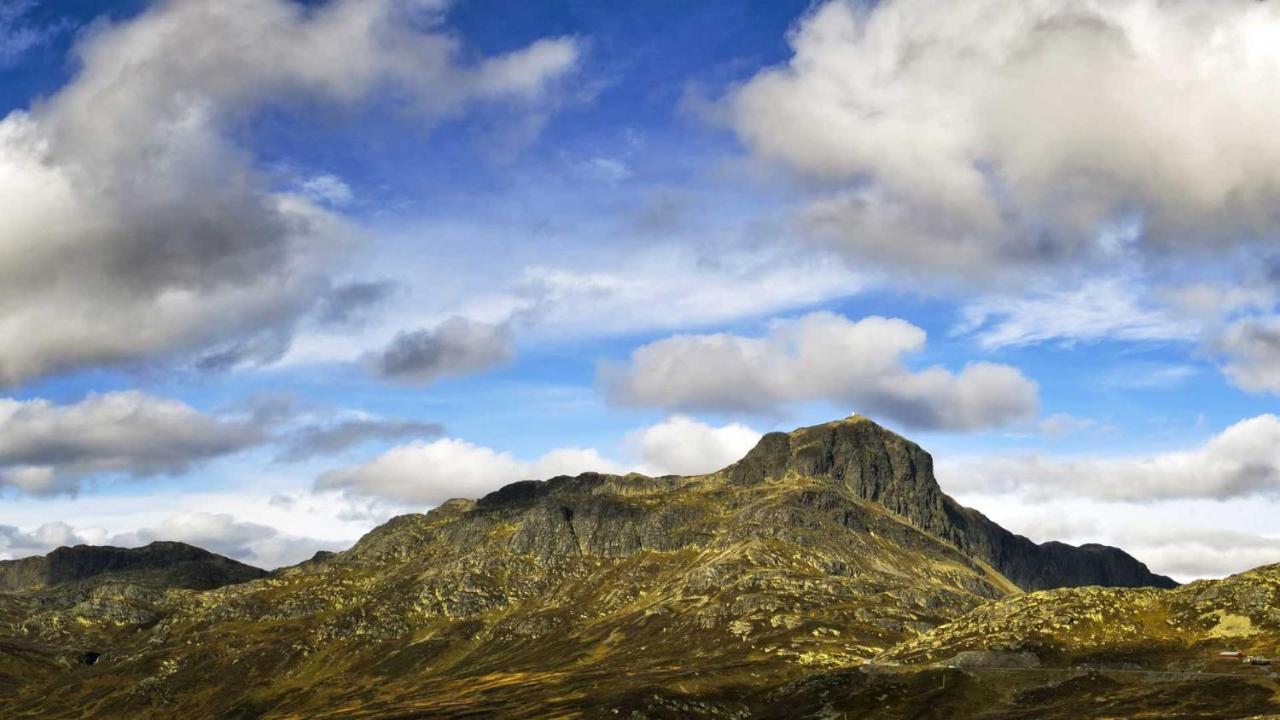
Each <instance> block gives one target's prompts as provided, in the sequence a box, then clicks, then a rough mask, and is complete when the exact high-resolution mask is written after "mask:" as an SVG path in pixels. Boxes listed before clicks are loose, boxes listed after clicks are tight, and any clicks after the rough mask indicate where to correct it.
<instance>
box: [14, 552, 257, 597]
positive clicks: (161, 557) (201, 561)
mask: <svg viewBox="0 0 1280 720" xmlns="http://www.w3.org/2000/svg"><path fill="white" fill-rule="evenodd" d="M125 573H128V574H130V575H134V576H137V575H145V576H148V578H149V579H151V580H152V581H154V583H155V584H162V585H165V586H168V587H175V588H187V589H191V590H208V589H211V588H216V587H221V586H223V585H229V584H231V583H239V582H245V581H247V580H255V579H257V578H260V577H263V576H264V575H266V574H267V572H266V571H265V570H262V569H259V568H256V567H253V566H251V565H246V564H244V563H242V562H238V561H236V560H232V559H231V558H228V557H223V556H222V555H218V554H216V553H211V552H209V551H208V550H204V549H202V548H198V547H195V546H193V545H188V544H186V543H180V542H164V541H157V542H153V543H151V544H149V545H144V546H142V547H137V548H120V547H112V546H109V545H76V546H74V547H60V548H58V549H56V550H54V551H52V552H50V553H49V554H47V555H38V556H33V557H28V558H22V559H20V560H4V561H0V592H23V591H26V592H29V591H33V590H42V589H46V588H50V587H54V586H57V585H62V584H65V583H72V582H77V581H81V580H88V579H91V578H95V577H99V576H103V575H113V574H125Z"/></svg>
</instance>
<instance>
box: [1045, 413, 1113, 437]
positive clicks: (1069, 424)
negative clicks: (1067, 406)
mask: <svg viewBox="0 0 1280 720" xmlns="http://www.w3.org/2000/svg"><path fill="white" fill-rule="evenodd" d="M1097 427H1098V422H1097V421H1096V420H1092V419H1090V418H1080V417H1076V416H1074V415H1072V414H1071V413H1054V414H1052V415H1050V416H1048V417H1046V418H1042V419H1041V420H1040V422H1039V423H1038V424H1037V429H1039V431H1040V433H1041V434H1042V435H1048V436H1050V437H1063V436H1065V435H1070V434H1072V433H1078V432H1084V431H1086V430H1092V429H1094V428H1097Z"/></svg>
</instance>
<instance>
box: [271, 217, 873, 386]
mask: <svg viewBox="0 0 1280 720" xmlns="http://www.w3.org/2000/svg"><path fill="white" fill-rule="evenodd" d="M516 232H518V231H517V230H515V229H510V228H498V229H493V228H471V227H468V228H465V229H463V230H462V231H459V230H458V229H456V228H455V229H449V228H445V229H430V230H418V231H415V233H414V236H415V237H417V236H419V235H421V234H432V235H439V236H443V237H447V238H451V239H457V241H458V242H460V243H462V242H465V243H466V246H467V247H471V246H473V245H474V244H475V241H474V240H473V238H477V237H479V238H484V237H500V238H506V239H507V240H506V241H504V243H503V244H502V245H500V246H484V247H481V248H476V249H474V250H473V252H475V253H479V254H481V255H483V256H484V258H485V260H484V263H485V266H486V272H485V273H483V274H479V275H477V274H476V273H474V272H470V270H469V269H470V268H472V267H474V265H475V263H476V259H475V258H476V255H474V254H471V253H459V254H457V255H453V256H450V257H437V258H431V263H430V264H429V265H420V264H416V263H414V262H412V261H403V262H397V263H396V265H397V267H382V268H379V272H380V274H383V275H385V276H387V277H392V278H396V279H397V280H398V285H399V287H401V288H403V289H404V292H402V293H398V294H397V295H396V297H395V298H394V301H388V303H387V309H386V312H385V318H384V319H383V321H382V322H381V323H378V324H373V323H370V324H369V325H368V326H367V327H365V328H363V329H362V331H361V332H360V333H359V335H358V336H356V337H354V338H353V336H352V335H351V333H349V332H347V331H346V328H342V329H341V330H342V332H334V331H328V330H327V329H326V328H316V329H311V330H310V331H309V332H307V333H304V334H302V335H300V336H299V338H298V339H297V342H295V343H294V346H293V347H292V348H291V350H290V352H289V354H288V355H287V356H286V357H285V358H283V359H282V360H281V363H282V364H290V365H292V364H304V363H316V362H334V361H348V360H353V359H355V358H357V357H359V356H360V355H361V354H362V350H363V349H367V348H378V349H384V348H386V347H387V345H388V344H389V343H391V342H392V341H393V339H394V336H395V335H396V334H397V333H398V332H400V331H402V329H403V328H405V327H418V326H421V325H422V324H424V318H425V319H427V320H428V321H429V322H437V323H443V322H445V321H447V320H448V319H449V318H450V317H453V316H458V315H461V316H464V317H468V318H472V319H473V321H475V322H487V323H490V324H497V325H500V324H503V323H504V322H509V323H510V325H511V326H512V328H513V330H515V331H516V332H518V334H519V335H520V339H521V341H522V342H526V341H527V342H558V341H563V340H566V339H576V338H582V337H601V336H606V337H607V336H619V335H626V334H631V333H638V332H650V331H654V330H679V329H687V328H705V327H710V326H714V325H716V324H719V323H723V322H726V321H731V320H736V319H740V318H744V317H755V316H760V315H765V314H769V313H774V312H778V311H785V310H791V309H795V308H803V307H808V306H812V305H815V304H818V303H821V302H824V301H827V300H831V299H833V298H839V297H847V296H849V295H853V294H855V293H858V292H861V291H864V290H866V289H867V288H868V287H869V286H870V285H871V283H872V278H871V276H870V275H868V274H865V273H862V272H858V271H854V270H851V269H850V268H849V267H848V264H847V263H845V262H843V261H842V260H841V259H840V258H838V257H834V256H831V255H829V254H828V255H823V254H814V253H797V252H791V251H787V250H786V249H784V248H780V247H776V246H775V247H758V246H747V245H743V244H738V243H727V244H723V245H715V246H713V247H699V246H697V245H696V244H692V243H690V244H685V243H675V242H662V243H657V244H655V243H651V242H646V243H644V244H643V245H642V246H640V247H638V248H635V249H632V250H620V249H619V248H618V247H616V246H612V245H610V246H608V247H607V248H605V247H604V246H603V245H601V244H600V243H592V244H586V243H584V244H583V245H578V244H576V243H575V244H573V245H571V246H566V245H554V244H553V245H548V242H549V241H547V240H545V239H540V240H539V241H538V242H536V243H516V244H515V245H512V244H511V243H510V242H509V238H510V236H511V235H512V234H514V233H516ZM534 250H536V253H534V252H533V251H534ZM527 253H529V254H527ZM595 253H599V254H598V255H596V254H595ZM534 255H536V257H535V256H534ZM584 256H585V257H584ZM549 257H553V258H556V261H555V262H554V263H549V262H548V258H549Z"/></svg>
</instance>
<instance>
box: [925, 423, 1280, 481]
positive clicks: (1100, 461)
mask: <svg viewBox="0 0 1280 720" xmlns="http://www.w3.org/2000/svg"><path fill="white" fill-rule="evenodd" d="M938 466H939V469H938V477H939V479H940V481H942V482H943V484H944V486H945V487H947V488H948V489H950V490H953V491H955V492H959V493H980V494H986V495H992V494H1005V495H1016V496H1019V497H1024V498H1027V499H1028V500H1031V501H1045V500H1049V499H1055V500H1056V499H1059V498H1062V497H1071V496H1079V497H1089V498H1097V499H1101V500H1107V501H1117V502H1150V501H1157V500H1168V499H1175V498H1210V499H1218V500H1222V499H1227V498H1243V497H1253V496H1260V495H1261V496H1277V495H1280V418H1277V417H1276V416H1274V415H1259V416H1257V417H1254V418H1250V419H1247V420H1241V421H1240V422H1238V423H1236V424H1234V425H1232V426H1230V427H1228V428H1227V429H1225V430H1223V431H1222V432H1221V433H1220V434H1218V435H1217V436H1215V437H1213V438H1212V439H1210V440H1209V441H1208V442H1207V443H1205V444H1204V445H1202V446H1201V447H1198V448H1195V449H1191V450H1181V451H1173V452H1166V453H1157V454H1150V455H1140V456H1132V457H1113V458H1096V457H1086V458H1054V457H1045V456H1041V455H1018V456H1003V457H1002V456H994V457H985V458H977V459H970V460H944V461H940V462H939V463H938Z"/></svg>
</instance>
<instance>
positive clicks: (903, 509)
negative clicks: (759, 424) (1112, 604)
mask: <svg viewBox="0 0 1280 720" xmlns="http://www.w3.org/2000/svg"><path fill="white" fill-rule="evenodd" d="M726 472H727V473H728V474H729V476H730V477H731V478H732V481H733V482H735V483H740V484H747V485H750V484H755V483H760V482H763V481H766V480H770V479H778V478H781V477H784V476H786V475H788V474H791V475H798V476H805V477H813V478H822V479H829V480H831V481H833V482H835V483H837V484H839V485H840V486H841V487H843V488H845V489H847V490H849V491H850V492H852V493H853V494H855V495H856V496H857V497H860V498H864V499H866V500H870V501H871V502H875V503H879V504H880V505H882V506H883V507H884V508H886V509H887V510H889V511H890V512H893V513H895V514H897V515H899V516H901V517H903V518H905V519H906V520H907V521H908V522H910V523H911V524H912V525H915V526H916V527H918V528H920V529H921V530H924V531H925V532H928V533H930V534H932V535H935V536H937V537H940V538H942V539H944V540H946V541H948V542H950V543H953V544H954V545H955V546H956V547H958V548H960V549H961V550H963V551H965V552H967V553H969V554H971V555H974V556H975V557H978V558H980V559H982V560H984V561H986V562H988V563H990V564H991V565H992V566H994V567H995V568H996V569H997V570H999V571H1000V573H1001V574H1002V575H1004V576H1005V577H1007V578H1009V579H1010V580H1012V581H1013V582H1014V583H1016V584H1017V585H1018V586H1019V587H1021V588H1023V589H1024V590H1045V589H1049V588H1057V587H1076V586H1082V585H1102V586H1105V587H1159V588H1171V587H1176V586H1177V583H1176V582H1174V581H1173V580H1171V579H1170V578H1167V577H1165V576H1163V575H1156V574H1154V573H1152V572H1151V571H1149V570H1148V569H1147V566H1146V565H1144V564H1142V563H1141V562H1139V561H1138V560H1136V559H1135V558H1133V557H1132V556H1131V555H1129V554H1128V553H1126V552H1124V551H1122V550H1119V549H1116V548H1112V547H1106V546H1103V545H1084V546H1082V547H1073V546H1071V545H1066V544H1063V543H1058V542H1049V543H1044V544H1041V545H1037V544H1036V543H1033V542H1031V541H1030V540H1028V539H1027V538H1025V537H1023V536H1021V535H1015V534H1013V533H1011V532H1009V531H1008V530H1005V529H1004V528H1002V527H1000V526H999V525H997V524H995V523H994V522H992V521H991V520H989V519H987V518H986V516H984V515H983V514H982V513H980V512H978V511H976V510H972V509H969V508H966V507H963V506H962V505H960V504H959V503H957V502H956V501H955V500H952V499H951V498H950V497H948V496H947V495H946V494H945V493H943V492H942V490H941V488H939V487H938V483H937V481H936V480H935V479H934V476H933V458H932V457H930V456H929V453H927V452H925V451H924V450H922V449H921V448H920V446H919V445H916V444H915V443H913V442H911V441H909V440H907V439H905V438H903V437H901V436H899V435H897V434H895V433H892V432H890V431H888V430H886V429H884V428H883V427H881V426H879V425H877V424H876V423H874V422H872V421H870V420H868V419H866V418H861V417H854V418H850V419H848V420H844V421H840V422H834V423H827V424H824V425H817V426H814V427H807V428H801V429H799V430H796V431H795V432H792V433H789V434H788V433H770V434H768V435H766V436H764V438H762V439H761V440H760V442H759V444H757V445H756V447H755V448H754V449H753V450H752V451H751V452H749V453H747V456H746V457H744V458H743V459H742V460H740V461H739V462H737V463H736V464H734V465H732V466H730V467H729V468H728V469H727V470H726Z"/></svg>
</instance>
